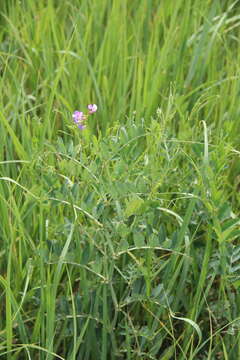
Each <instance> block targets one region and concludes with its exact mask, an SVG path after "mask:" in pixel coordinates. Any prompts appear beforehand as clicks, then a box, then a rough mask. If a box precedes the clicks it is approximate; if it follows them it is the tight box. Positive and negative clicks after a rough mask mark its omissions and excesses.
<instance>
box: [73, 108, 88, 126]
mask: <svg viewBox="0 0 240 360" xmlns="http://www.w3.org/2000/svg"><path fill="white" fill-rule="evenodd" d="M72 117H73V120H74V122H75V123H76V124H77V126H78V127H79V129H80V130H83V129H85V127H86V126H85V125H83V122H84V120H85V119H86V116H85V115H84V114H83V112H82V111H74V113H73V115H72Z"/></svg>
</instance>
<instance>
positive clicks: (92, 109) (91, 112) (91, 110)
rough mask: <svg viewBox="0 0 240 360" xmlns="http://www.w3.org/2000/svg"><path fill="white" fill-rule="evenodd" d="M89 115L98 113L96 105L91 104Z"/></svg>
mask: <svg viewBox="0 0 240 360" xmlns="http://www.w3.org/2000/svg"><path fill="white" fill-rule="evenodd" d="M88 110H89V114H93V113H95V112H96V111H97V105H96V104H89V105H88Z"/></svg>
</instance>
